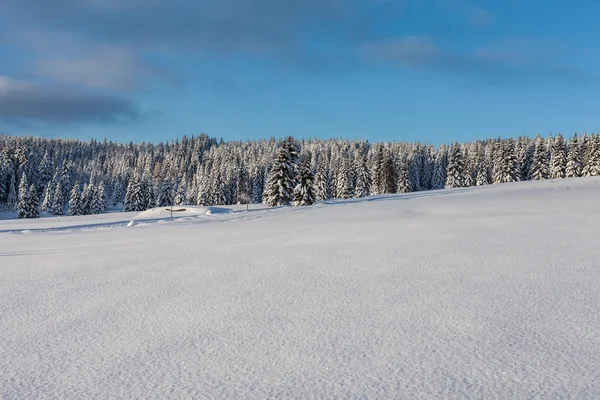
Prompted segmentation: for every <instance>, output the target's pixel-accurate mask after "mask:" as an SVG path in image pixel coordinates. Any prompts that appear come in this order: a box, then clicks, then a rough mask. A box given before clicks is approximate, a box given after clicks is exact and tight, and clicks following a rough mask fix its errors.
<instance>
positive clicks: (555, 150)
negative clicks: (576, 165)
mask: <svg viewBox="0 0 600 400" xmlns="http://www.w3.org/2000/svg"><path fill="white" fill-rule="evenodd" d="M566 166H567V150H566V146H565V139H564V138H563V136H562V135H560V134H559V135H557V136H556V138H555V139H554V142H553V143H552V149H551V152H550V178H551V179H560V178H564V177H566V176H567V174H566Z"/></svg>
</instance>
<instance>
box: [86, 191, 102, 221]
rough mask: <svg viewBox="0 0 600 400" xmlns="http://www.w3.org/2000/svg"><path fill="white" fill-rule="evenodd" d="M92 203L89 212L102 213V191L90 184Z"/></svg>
mask: <svg viewBox="0 0 600 400" xmlns="http://www.w3.org/2000/svg"><path fill="white" fill-rule="evenodd" d="M88 190H89V192H90V193H89V195H90V203H89V209H88V214H102V201H101V200H100V191H99V190H98V188H97V187H96V186H95V185H92V184H90V185H89V188H88Z"/></svg>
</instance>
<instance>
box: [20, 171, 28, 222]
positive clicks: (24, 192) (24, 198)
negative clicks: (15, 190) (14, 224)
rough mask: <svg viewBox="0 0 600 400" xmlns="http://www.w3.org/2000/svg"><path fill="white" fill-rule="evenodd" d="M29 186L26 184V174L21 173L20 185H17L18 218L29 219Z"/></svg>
mask: <svg viewBox="0 0 600 400" xmlns="http://www.w3.org/2000/svg"><path fill="white" fill-rule="evenodd" d="M29 201H30V198H29V184H28V182H27V174H26V173H25V172H23V174H22V175H21V183H20V184H19V200H18V203H17V215H18V216H19V218H30V216H29V212H30V208H31V207H30V205H29Z"/></svg>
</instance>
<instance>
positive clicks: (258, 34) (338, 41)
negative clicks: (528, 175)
mask: <svg viewBox="0 0 600 400" xmlns="http://www.w3.org/2000/svg"><path fill="white" fill-rule="evenodd" d="M0 10H2V12H0V132H5V133H15V134H33V135H42V136H52V137H68V138H80V139H89V138H96V139H100V140H101V139H104V138H107V139H109V140H116V141H130V140H132V141H134V142H139V141H143V140H144V141H154V142H156V141H160V140H172V139H174V138H177V137H181V136H183V135H192V134H199V133H206V134H208V135H209V136H214V137H217V138H220V137H223V138H224V139H225V140H247V139H257V138H269V137H271V136H275V137H282V136H285V135H294V136H297V137H319V138H330V137H345V138H349V139H356V138H367V139H369V140H371V141H379V140H388V141H391V140H396V141H404V140H408V141H417V140H419V141H421V142H428V143H436V144H437V143H440V142H451V141H454V140H459V141H466V140H474V139H478V138H487V137H498V136H502V137H507V136H518V135H530V136H534V135H536V134H542V135H547V134H549V133H557V132H561V133H563V134H566V135H571V134H572V133H573V132H579V133H582V132H584V131H588V132H593V131H596V130H597V129H598V127H599V126H600V113H599V112H598V110H599V109H600V100H599V98H600V96H598V89H599V88H600V85H599V83H600V80H599V73H598V71H599V70H600V69H599V68H598V67H600V65H599V64H600V56H599V54H600V51H599V50H600V49H599V48H598V47H599V46H600V45H599V44H598V41H597V38H598V37H600V29H599V28H598V27H597V26H598V24H597V16H598V15H600V4H599V3H597V2H594V1H583V0H582V1H578V2H577V3H576V5H575V4H569V3H568V2H564V1H555V2H549V1H540V0H528V1H524V0H504V1H491V0H490V1H475V0H473V1H468V0H398V1H392V0H304V1H296V0H278V1H277V2H275V1H273V0H197V1H192V0H171V1H166V0H53V1H52V2H49V1H47V0H0Z"/></svg>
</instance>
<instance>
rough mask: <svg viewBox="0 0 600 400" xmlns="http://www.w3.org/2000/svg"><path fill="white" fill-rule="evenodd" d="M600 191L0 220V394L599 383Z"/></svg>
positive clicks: (433, 394)
mask: <svg viewBox="0 0 600 400" xmlns="http://www.w3.org/2000/svg"><path fill="white" fill-rule="evenodd" d="M599 200H600V179H598V178H581V179H575V180H574V179H565V180H556V181H545V182H523V183H515V184H503V185H494V186H488V187H482V188H465V189H455V190H443V191H431V192H418V193H408V194H404V195H389V196H377V197H370V198H366V199H352V200H347V201H339V200H338V201H331V202H325V203H321V204H318V205H315V206H314V207H307V208H299V207H296V208H294V207H288V208H276V209H265V208H264V206H261V205H253V206H251V209H250V211H248V212H246V211H245V206H231V207H227V208H220V209H219V208H211V213H210V215H206V211H208V209H206V208H200V207H199V208H197V210H196V211H190V215H186V216H182V217H179V218H178V219H176V220H175V221H173V222H169V221H168V220H165V219H164V215H163V211H158V212H155V214H156V215H153V212H145V213H142V214H141V215H138V216H137V217H138V218H137V219H136V214H132V213H114V214H106V215H96V216H85V217H62V218H42V219H39V220H6V221H0V230H2V231H3V232H4V233H2V234H0V398H2V399H24V398H55V399H93V398H102V399H106V398H137V399H149V398H153V399H160V398H164V399H174V398H195V399H203V398H207V399H208V398H210V399H213V398H219V399H225V398H226V399H251V398H260V399H264V398H302V399H306V398H327V399H335V398H339V399H354V398H368V399H375V398H376V399H391V398H407V399H414V398H444V399H450V398H461V399H464V398H473V399H483V398H485V399H494V398H498V399H524V398H527V399H529V398H543V399H559V398H560V399H564V398H576V399H598V398H600V246H598V238H599V237H600V228H599V227H600V213H599V212H598V204H599V203H598V202H599ZM203 210H204V213H202V211H203ZM152 218H155V219H154V220H153V219H152ZM132 220H136V221H137V222H136V224H135V225H133V226H130V227H128V226H127V224H128V223H129V222H130V221H132ZM153 221H155V222H153Z"/></svg>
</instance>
